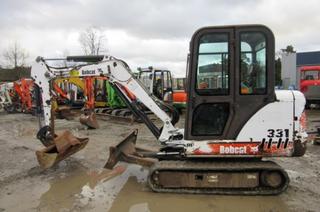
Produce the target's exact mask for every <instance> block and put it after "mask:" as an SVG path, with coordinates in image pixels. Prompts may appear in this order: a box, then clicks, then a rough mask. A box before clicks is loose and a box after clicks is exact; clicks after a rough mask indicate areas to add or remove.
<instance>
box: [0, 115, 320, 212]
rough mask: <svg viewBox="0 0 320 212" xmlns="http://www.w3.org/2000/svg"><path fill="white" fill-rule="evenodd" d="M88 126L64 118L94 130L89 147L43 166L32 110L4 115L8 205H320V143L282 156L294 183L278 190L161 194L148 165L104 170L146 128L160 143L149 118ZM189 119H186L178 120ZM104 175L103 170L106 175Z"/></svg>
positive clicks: (3, 176) (1, 189) (81, 132)
mask: <svg viewBox="0 0 320 212" xmlns="http://www.w3.org/2000/svg"><path fill="white" fill-rule="evenodd" d="M308 117H309V123H310V124H311V125H312V126H310V125H309V126H310V127H309V128H310V130H311V128H313V127H314V125H317V124H319V125H320V122H313V121H312V120H316V119H320V111H319V110H312V111H308ZM99 123H100V125H101V128H100V129H98V130H90V131H89V130H86V129H85V128H84V127H82V126H81V125H80V124H79V123H78V121H77V119H75V120H72V121H66V120H57V121H56V128H57V131H61V130H64V129H69V130H71V131H72V132H73V134H75V135H77V136H79V137H90V141H89V144H88V145H87V147H86V148H85V149H84V150H82V151H80V152H78V153H77V154H75V155H73V156H72V157H70V158H69V159H67V160H65V161H63V162H61V163H60V164H58V165H57V166H55V167H53V168H51V169H49V170H42V169H41V168H39V166H38V163H37V160H36V157H35V154H34V152H35V151H36V150H38V149H41V148H43V147H42V145H41V144H40V142H39V141H38V140H36V138H35V134H36V132H37V127H38V125H37V119H36V118H35V117H34V116H31V115H28V114H9V115H8V114H0V170H1V172H0V212H1V211H130V212H134V211H137V212H140V211H141V212H143V211H168V212H169V211H184V212H187V211H192V212H194V211H319V210H320V184H319V177H320V145H312V144H311V143H310V144H308V150H307V153H306V154H305V156H304V157H301V158H278V159H275V161H276V162H278V163H279V164H280V165H282V166H283V167H284V168H285V169H286V171H287V172H288V173H289V176H290V178H291V183H290V186H289V188H288V190H287V191H286V192H284V193H283V194H281V195H279V196H262V197H261V196H217V195H182V194H160V193H154V192H152V191H150V189H149V188H148V187H147V185H146V177H147V173H148V172H147V170H146V169H144V168H142V167H140V166H137V165H127V164H121V165H122V166H125V167H126V170H125V171H124V172H123V173H122V174H121V175H119V176H116V177H114V178H112V179H109V180H106V179H104V180H101V179H99V178H98V177H97V174H98V173H101V171H103V169H102V168H101V167H103V166H104V164H105V162H106V159H107V158H108V147H109V146H110V145H114V144H116V143H118V142H119V141H120V140H122V139H123V138H124V137H125V136H126V135H127V134H128V133H130V132H131V131H132V130H133V129H136V128H137V129H139V136H138V144H139V145H142V146H144V147H148V148H156V147H157V145H156V143H155V139H154V137H153V135H152V134H151V133H150V132H149V130H148V129H147V128H146V127H145V126H144V125H143V124H137V123H134V124H133V123H130V122H123V121H115V120H106V121H101V120H100V121H99ZM179 125H180V126H183V120H182V121H181V122H180V123H179ZM102 178H103V177H102Z"/></svg>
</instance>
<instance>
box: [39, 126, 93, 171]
mask: <svg viewBox="0 0 320 212" xmlns="http://www.w3.org/2000/svg"><path fill="white" fill-rule="evenodd" d="M38 138H39V137H38ZM41 141H42V140H41ZM88 141H89V139H88V138H78V137H76V136H74V135H72V133H71V132H70V131H64V132H63V133H61V134H59V135H55V136H54V139H53V140H52V141H51V142H43V141H42V143H43V144H44V145H45V146H46V147H45V148H44V149H42V150H39V151H36V156H37V159H38V162H39V164H40V166H41V168H44V169H47V168H50V167H52V166H54V165H55V164H57V163H59V162H60V161H62V160H64V159H66V158H67V157H69V156H70V155H73V154H75V153H76V152H78V151H80V150H81V149H83V148H84V147H85V146H86V145H87V143H88Z"/></svg>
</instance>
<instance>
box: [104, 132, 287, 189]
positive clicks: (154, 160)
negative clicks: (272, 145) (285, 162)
mask: <svg viewBox="0 0 320 212" xmlns="http://www.w3.org/2000/svg"><path fill="white" fill-rule="evenodd" d="M137 132H138V131H137V130H136V131H134V132H133V133H131V134H130V135H129V136H128V137H127V138H125V139H124V140H123V141H122V142H120V143H119V144H118V145H116V146H115V147H110V153H109V159H108V161H107V163H106V165H105V166H104V167H105V168H108V169H112V168H113V167H114V166H115V165H116V164H117V162H118V161H124V162H127V163H134V164H139V165H142V166H147V167H149V168H150V170H149V176H148V184H149V186H150V188H151V189H152V190H153V191H155V192H173V193H193V194H226V195H275V194H280V193H281V192H283V191H285V190H286V189H287V187H288V184H289V177H288V174H287V173H286V172H285V171H284V170H283V169H282V168H281V167H280V166H279V165H277V164H276V163H274V162H272V161H262V160H261V159H260V158H255V159H254V158H250V159H248V158H228V159H225V158H224V159H223V158H220V159H210V158H197V159H195V158H187V157H180V158H179V157H172V156H170V154H167V153H166V152H152V151H150V150H146V149H141V148H138V147H136V146H135V144H136V139H137Z"/></svg>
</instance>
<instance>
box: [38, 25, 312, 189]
mask: <svg viewBox="0 0 320 212" xmlns="http://www.w3.org/2000/svg"><path fill="white" fill-rule="evenodd" d="M274 42H275V41H274V35H273V33H272V31H271V30H269V29H268V28H267V27H265V26H262V25H236V26H220V27H219V26H218V27H206V28H202V29H199V30H198V31H196V32H195V34H194V35H193V37H192V40H191V42H190V55H189V57H188V84H187V85H188V87H187V93H188V97H187V98H188V104H187V112H186V118H185V119H186V120H185V129H179V128H176V127H175V126H174V124H175V122H176V121H177V120H176V119H174V118H170V117H169V115H168V114H166V113H165V112H164V110H163V109H161V107H159V105H158V101H157V99H156V98H155V97H154V96H153V95H151V94H150V92H149V91H147V89H146V88H145V87H144V86H143V85H142V83H141V82H140V81H138V80H136V79H135V78H134V77H133V74H132V72H131V70H130V68H129V67H128V65H127V64H126V63H125V62H124V61H122V60H119V59H116V58H114V57H110V56H82V57H81V56H78V57H67V58H66V60H71V59H79V60H90V61H93V62H94V64H90V65H84V66H81V67H80V66H79V67H76V68H75V67H73V69H76V70H77V71H78V73H79V75H81V76H105V77H107V78H108V80H109V82H110V83H111V84H112V85H113V87H114V89H116V91H117V92H118V93H119V95H121V97H122V98H123V100H124V101H125V102H126V104H127V105H128V107H129V108H130V109H131V110H132V111H133V112H134V113H136V115H138V116H139V117H140V118H141V119H142V120H143V122H144V123H145V124H146V126H147V127H148V128H149V129H150V131H151V132H152V133H153V135H154V136H155V137H156V138H157V140H158V143H159V145H160V148H159V150H158V151H150V150H147V149H142V148H139V147H136V145H135V143H136V138H137V130H135V131H134V132H133V133H131V134H130V135H129V136H128V137H127V138H126V139H124V140H123V141H122V142H120V143H119V144H118V145H117V146H112V147H110V152H109V153H110V154H109V159H108V161H107V163H106V165H105V168H113V167H114V166H115V165H116V163H117V162H118V161H125V162H128V163H136V164H140V165H143V166H148V167H150V171H149V176H148V184H149V186H150V187H151V189H152V190H153V191H156V192H177V193H202V194H241V195H243V194H244V195H274V194H279V193H281V192H283V191H284V190H286V188H287V187H288V184H289V177H288V174H287V172H286V171H285V170H284V169H283V168H281V167H280V166H279V165H277V164H276V163H275V162H272V161H268V160H265V158H268V157H294V156H302V155H304V153H305V150H306V137H307V134H306V131H305V121H306V120H305V115H304V112H303V111H304V105H305V98H304V96H303V94H302V93H300V92H299V91H289V90H282V91H280V90H277V91H275V89H274V74H275V65H274V52H275V49H274V46H275V44H274ZM32 77H33V78H34V80H35V83H36V84H37V85H40V87H41V89H40V90H41V92H40V94H41V95H40V96H41V97H42V102H43V115H44V122H43V124H41V129H40V131H39V133H38V138H39V139H40V140H41V141H42V142H43V143H45V144H48V146H51V147H49V148H51V149H47V150H45V151H42V153H44V155H49V156H48V157H55V159H54V160H53V161H54V162H53V163H56V162H57V161H59V160H61V159H63V158H65V157H67V156H69V155H71V154H73V153H75V152H76V151H78V150H80V149H81V148H83V147H84V146H85V145H86V143H87V142H88V139H81V138H76V137H74V136H72V135H71V134H70V133H65V135H54V131H53V128H52V127H50V120H51V119H52V117H51V113H50V101H51V96H50V92H48V91H49V87H50V82H51V80H52V79H54V78H55V75H54V72H53V71H52V68H50V67H48V65H47V64H46V60H45V59H44V58H41V57H38V58H37V60H36V62H35V63H34V64H33V66H32ZM127 90H128V91H130V92H131V93H132V94H134V96H135V97H136V99H131V98H128V96H127V92H126V91H127ZM138 101H139V102H141V103H143V104H144V105H145V106H146V107H147V108H149V110H150V111H152V112H153V113H154V114H155V115H156V116H157V117H158V118H159V119H160V120H161V121H162V123H163V127H161V128H158V127H157V126H155V124H154V123H152V121H151V120H150V119H148V117H147V116H146V115H145V114H144V113H142V112H141V111H140V110H139V107H138V105H137V102H138ZM63 139H65V140H63ZM47 148H48V147H47ZM38 158H39V157H38ZM263 158H264V159H263Z"/></svg>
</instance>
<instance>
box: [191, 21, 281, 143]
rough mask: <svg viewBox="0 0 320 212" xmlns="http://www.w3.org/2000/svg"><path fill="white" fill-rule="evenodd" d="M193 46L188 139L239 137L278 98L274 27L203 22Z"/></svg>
mask: <svg viewBox="0 0 320 212" xmlns="http://www.w3.org/2000/svg"><path fill="white" fill-rule="evenodd" d="M190 52H191V54H190V69H189V79H188V80H189V82H188V85H189V87H188V88H187V93H188V94H189V95H188V110H187V116H186V127H185V139H188V140H191V139H193V140H205V139H236V137H237V135H238V133H239V132H240V130H241V129H242V127H243V126H244V125H245V123H246V122H247V121H248V120H249V119H250V118H251V117H252V116H253V115H254V114H255V113H256V112H257V111H258V110H259V109H261V108H263V107H264V106H266V105H267V104H269V103H271V102H274V101H275V100H276V96H275V91H274V73H275V71H274V67H275V66H274V37H273V34H272V32H271V31H270V30H269V29H268V28H266V27H264V26H250V25H249V26H236V27H221V28H220V27H217V28H216V27H210V28H203V29H200V30H198V31H197V32H196V33H195V34H194V36H193V38H192V41H191V46H190ZM208 114H211V115H210V116H208Z"/></svg>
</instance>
